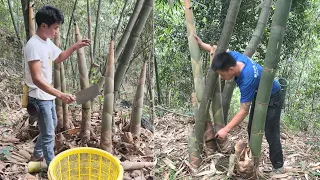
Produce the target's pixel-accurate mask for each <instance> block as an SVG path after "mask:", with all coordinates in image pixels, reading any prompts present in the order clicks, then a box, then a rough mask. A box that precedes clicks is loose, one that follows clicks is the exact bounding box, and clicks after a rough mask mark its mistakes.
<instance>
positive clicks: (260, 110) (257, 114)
mask: <svg viewBox="0 0 320 180" xmlns="http://www.w3.org/2000/svg"><path fill="white" fill-rule="evenodd" d="M291 3H292V0H278V1H277V2H276V7H275V12H274V15H273V18H272V25H271V32H270V39H269V42H268V46H267V53H266V58H265V61H264V66H263V72H262V76H261V80H260V84H259V88H258V93H257V99H256V103H255V109H254V115H253V121H252V128H251V138H250V148H251V150H252V154H253V157H254V161H255V166H256V167H258V165H259V158H260V156H261V143H262V137H263V134H264V133H263V132H264V127H265V120H266V116H267V110H268V104H269V100H270V94H271V89H272V82H273V80H274V77H275V73H276V70H277V68H278V62H279V59H280V50H281V45H282V42H283V38H284V33H285V29H286V24H287V21H288V16H289V12H290V7H291Z"/></svg>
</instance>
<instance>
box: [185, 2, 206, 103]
mask: <svg viewBox="0 0 320 180" xmlns="http://www.w3.org/2000/svg"><path fill="white" fill-rule="evenodd" d="M184 7H185V8H184V11H185V16H186V25H187V36H188V44H189V51H190V56H191V65H192V72H193V80H194V87H195V92H196V97H197V101H198V106H199V105H200V102H201V99H202V94H203V90H204V77H203V71H202V61H201V59H200V49H199V44H198V42H197V41H196V39H195V38H194V35H196V34H197V33H196V26H195V22H194V17H193V12H192V5H191V2H190V0H184Z"/></svg>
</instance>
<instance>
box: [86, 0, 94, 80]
mask: <svg viewBox="0 0 320 180" xmlns="http://www.w3.org/2000/svg"><path fill="white" fill-rule="evenodd" d="M87 14H88V39H92V31H91V29H92V26H91V7H90V0H87ZM89 59H90V69H89V80H90V77H91V74H92V71H93V69H92V68H93V66H94V65H93V64H94V60H93V46H92V45H91V44H90V46H89Z"/></svg>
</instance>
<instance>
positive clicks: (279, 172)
mask: <svg viewBox="0 0 320 180" xmlns="http://www.w3.org/2000/svg"><path fill="white" fill-rule="evenodd" d="M273 172H274V173H275V174H283V173H285V172H284V168H283V167H281V168H278V169H273Z"/></svg>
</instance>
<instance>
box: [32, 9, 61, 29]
mask: <svg viewBox="0 0 320 180" xmlns="http://www.w3.org/2000/svg"><path fill="white" fill-rule="evenodd" d="M35 19H36V23H37V25H38V27H40V26H41V24H42V23H45V24H46V25H48V26H49V27H50V26H51V25H52V24H54V23H59V24H63V22H64V17H63V15H62V13H61V11H60V10H59V9H57V8H55V7H52V6H43V7H42V8H41V9H39V10H38V12H37V13H36V16H35Z"/></svg>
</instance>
